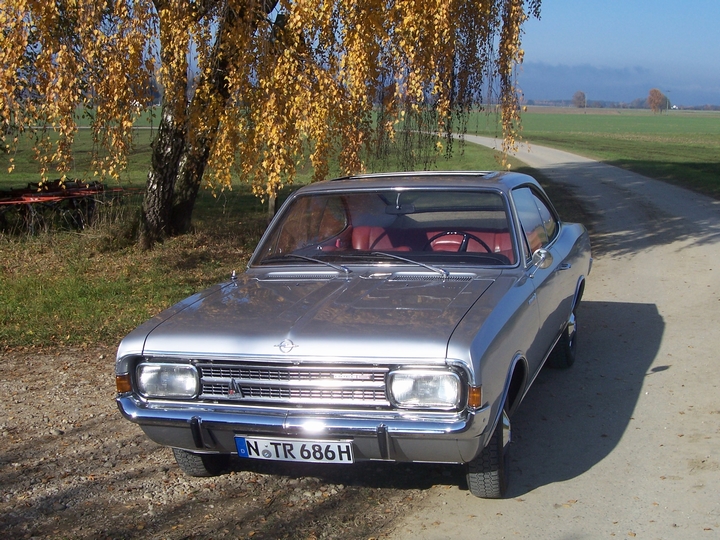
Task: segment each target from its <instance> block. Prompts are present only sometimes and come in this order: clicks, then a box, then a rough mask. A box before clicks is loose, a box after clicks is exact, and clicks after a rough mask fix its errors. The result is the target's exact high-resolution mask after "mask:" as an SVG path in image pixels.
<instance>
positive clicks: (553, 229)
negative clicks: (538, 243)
mask: <svg viewBox="0 0 720 540" xmlns="http://www.w3.org/2000/svg"><path fill="white" fill-rule="evenodd" d="M533 198H534V199H535V204H537V207H538V210H539V211H540V217H541V218H542V221H543V225H544V226H545V232H546V233H547V237H548V242H552V241H553V240H554V239H555V237H556V236H557V233H558V229H559V227H558V220H557V218H556V217H555V215H554V214H553V213H552V211H551V210H550V208H549V207H548V206H547V204H545V201H543V200H542V199H541V198H540V197H539V196H538V195H537V194H535V193H533Z"/></svg>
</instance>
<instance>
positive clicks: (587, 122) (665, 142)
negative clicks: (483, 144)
mask: <svg viewBox="0 0 720 540" xmlns="http://www.w3.org/2000/svg"><path fill="white" fill-rule="evenodd" d="M522 125H523V131H522V135H523V138H524V139H525V140H526V141H528V142H530V143H535V144H541V145H545V146H550V147H553V148H561V149H564V150H568V151H570V152H574V153H577V154H581V155H584V156H587V157H591V158H594V159H598V160H600V161H603V162H605V163H609V164H611V165H616V166H618V167H623V168H625V169H628V170H632V171H635V172H638V173H640V174H644V175H646V176H649V177H651V178H656V179H659V180H664V181H666V182H671V183H674V184H678V185H683V186H686V187H688V188H690V189H693V190H696V191H699V192H701V193H705V194H707V195H710V196H712V197H715V198H720V112H714V111H665V112H663V113H662V114H653V113H652V112H651V111H644V110H628V109H588V110H582V109H570V108H568V109H559V108H542V107H533V108H530V109H529V110H528V111H527V112H526V113H524V114H523V117H522ZM468 127H469V131H470V132H471V133H477V134H480V135H495V134H496V133H497V129H496V123H495V118H494V117H490V118H487V117H484V116H481V115H478V116H476V117H474V118H473V119H471V121H470V124H469V126H468Z"/></svg>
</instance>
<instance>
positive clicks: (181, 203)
mask: <svg viewBox="0 0 720 540" xmlns="http://www.w3.org/2000/svg"><path fill="white" fill-rule="evenodd" d="M215 127H216V129H217V126H215ZM213 139H214V138H210V139H209V140H208V138H206V137H203V138H202V139H201V140H200V141H198V142H197V144H196V146H195V148H191V147H189V146H190V145H188V146H186V147H185V149H184V151H183V156H182V158H181V160H180V167H179V169H178V174H177V179H176V181H175V189H174V192H173V197H172V207H171V209H170V234H171V235H178V234H185V233H188V232H190V226H191V224H192V213H193V209H194V208H195V200H196V199H197V194H198V190H199V189H200V182H201V181H202V177H203V173H204V172H205V165H206V164H207V160H208V157H209V155H210V146H211V144H212V140H213Z"/></svg>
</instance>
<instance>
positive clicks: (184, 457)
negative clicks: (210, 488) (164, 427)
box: [172, 448, 230, 476]
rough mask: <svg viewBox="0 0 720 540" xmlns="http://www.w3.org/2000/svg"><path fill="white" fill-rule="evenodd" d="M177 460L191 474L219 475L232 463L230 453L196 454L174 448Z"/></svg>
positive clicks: (185, 471) (184, 470)
mask: <svg viewBox="0 0 720 540" xmlns="http://www.w3.org/2000/svg"><path fill="white" fill-rule="evenodd" d="M172 451H173V454H174V455H175V461H176V462H177V464H178V466H179V467H180V469H182V471H183V472H184V473H185V474H187V475H189V476H218V475H219V474H220V473H221V472H222V471H223V469H225V468H226V467H227V466H228V463H230V454H195V453H193V452H188V451H187V450H181V449H180V448H173V449H172Z"/></svg>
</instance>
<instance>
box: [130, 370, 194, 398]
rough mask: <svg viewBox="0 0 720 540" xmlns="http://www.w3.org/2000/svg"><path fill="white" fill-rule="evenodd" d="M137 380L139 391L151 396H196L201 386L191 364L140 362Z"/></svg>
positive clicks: (145, 395) (143, 394)
mask: <svg viewBox="0 0 720 540" xmlns="http://www.w3.org/2000/svg"><path fill="white" fill-rule="evenodd" d="M136 381H137V388H138V392H140V394H141V395H142V396H144V397H149V398H194V397H195V396H196V395H197V393H198V390H199V386H200V385H199V378H198V372H197V369H195V366H191V365H190V364H150V363H148V364H140V365H139V366H138V367H137V371H136Z"/></svg>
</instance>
